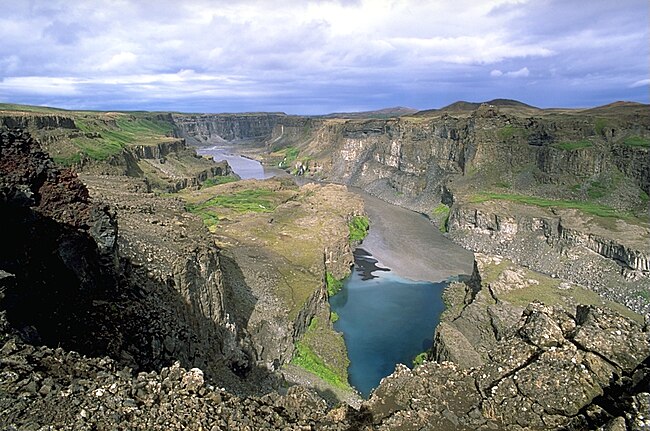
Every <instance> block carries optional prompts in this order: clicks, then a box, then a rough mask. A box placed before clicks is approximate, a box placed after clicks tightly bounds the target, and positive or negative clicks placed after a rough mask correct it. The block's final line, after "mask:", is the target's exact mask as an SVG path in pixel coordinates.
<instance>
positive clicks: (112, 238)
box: [0, 132, 248, 386]
mask: <svg viewBox="0 0 650 431" xmlns="http://www.w3.org/2000/svg"><path fill="white" fill-rule="evenodd" d="M1 137H2V142H1V144H2V145H1V149H2V160H1V161H0V172H1V173H2V177H1V189H0V190H1V194H0V196H1V197H2V201H1V205H2V208H1V210H0V215H1V216H2V224H3V226H4V227H5V228H6V229H7V230H6V232H7V234H6V235H5V238H4V240H5V244H6V245H7V247H3V250H2V254H1V255H0V268H2V270H3V271H4V272H6V273H8V274H11V275H12V276H13V277H11V279H12V280H13V283H12V285H11V286H10V287H8V288H6V289H4V292H3V294H4V299H3V300H2V309H3V310H5V312H6V315H7V320H8V322H9V323H10V324H11V325H12V327H13V328H15V329H16V330H17V331H18V332H19V333H20V334H21V336H22V337H23V339H24V340H26V341H28V342H30V343H36V344H40V343H43V344H46V345H50V346H62V347H64V348H66V349H73V350H76V351H79V352H82V353H84V354H88V355H93V356H97V355H110V356H111V357H113V358H115V359H116V360H118V361H119V362H120V363H122V364H125V365H128V366H130V367H132V368H134V369H136V370H151V369H160V367H162V366H164V365H168V364H170V363H171V362H173V361H174V360H180V361H181V363H182V364H183V365H184V366H186V367H188V368H191V367H201V368H202V369H203V370H204V371H205V372H206V375H207V376H208V377H209V378H210V379H211V380H213V381H220V382H222V384H229V383H232V382H233V381H237V380H238V378H236V377H235V376H234V374H233V373H232V371H231V369H232V368H241V367H242V366H243V365H242V364H244V365H246V364H247V361H248V359H247V355H246V353H245V352H243V351H242V349H241V347H240V345H239V344H238V339H237V329H236V328H235V327H234V325H233V324H232V323H231V322H230V321H229V317H228V311H227V309H226V307H227V304H226V303H225V300H224V296H225V292H224V289H225V288H224V286H223V283H222V278H221V271H220V266H219V256H218V249H217V248H216V247H215V246H214V244H213V243H212V242H211V241H210V240H209V238H208V237H207V236H205V234H204V233H202V232H203V226H202V225H201V223H200V221H198V220H195V219H194V218H193V217H191V216H189V215H187V217H185V219H183V218H182V215H183V213H184V211H183V205H182V203H181V202H179V201H170V200H164V199H161V198H158V199H156V198H155V196H153V195H152V194H149V195H147V194H146V193H143V192H146V191H147V189H148V186H147V184H146V183H144V182H142V180H134V179H129V178H126V177H104V178H99V179H98V178H96V177H95V178H90V177H86V178H85V180H86V181H87V182H88V183H89V184H91V189H92V190H93V192H92V194H93V201H91V199H90V195H89V193H88V190H87V188H86V186H84V184H82V183H81V181H79V179H77V177H76V175H74V174H73V173H71V172H70V171H67V170H63V171H60V170H58V169H57V168H56V167H55V166H54V165H53V164H52V162H51V161H50V160H49V158H48V157H47V155H46V154H45V153H43V152H42V151H40V149H39V147H38V145H37V144H36V143H35V142H34V141H32V140H31V139H30V138H29V137H28V136H26V135H20V134H15V133H9V132H3V134H2V135H1ZM109 190H110V192H109ZM102 200H103V201H104V202H106V204H101V202H102ZM109 202H110V204H111V207H112V209H109V206H108V205H107V203H109ZM116 212H117V217H119V219H120V220H121V229H119V230H118V227H117V219H116ZM167 213H171V214H175V215H176V216H177V217H178V215H181V218H180V219H179V218H176V219H174V217H172V216H170V217H168V218H167V219H165V220H164V221H163V220H162V219H159V218H158V217H164V216H165V215H166V214H167ZM154 214H155V215H154ZM217 377H218V379H217ZM229 379H230V381H229ZM244 386H245V384H244Z"/></svg>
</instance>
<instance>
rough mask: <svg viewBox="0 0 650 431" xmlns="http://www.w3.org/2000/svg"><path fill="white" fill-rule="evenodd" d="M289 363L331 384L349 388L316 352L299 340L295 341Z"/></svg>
mask: <svg viewBox="0 0 650 431" xmlns="http://www.w3.org/2000/svg"><path fill="white" fill-rule="evenodd" d="M291 363H292V364H294V365H297V366H299V367H301V368H304V369H305V370H307V371H309V372H310V373H312V374H315V375H317V376H318V377H320V378H321V379H323V380H325V381H326V382H327V383H329V384H331V385H333V386H336V387H338V388H342V389H348V388H349V385H348V384H347V382H345V381H343V380H342V379H341V377H339V376H338V375H337V374H336V373H335V372H334V371H333V370H332V369H331V368H330V367H328V366H327V365H326V364H325V362H323V360H322V359H321V358H320V357H318V355H317V354H316V353H314V352H313V351H312V350H311V349H310V348H309V347H308V346H307V345H305V344H304V343H302V342H300V341H298V342H296V350H295V353H294V355H293V358H292V359H291Z"/></svg>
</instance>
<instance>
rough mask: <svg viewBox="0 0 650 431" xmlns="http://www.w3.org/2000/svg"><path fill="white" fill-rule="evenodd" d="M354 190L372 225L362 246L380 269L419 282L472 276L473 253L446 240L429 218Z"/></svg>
mask: <svg viewBox="0 0 650 431" xmlns="http://www.w3.org/2000/svg"><path fill="white" fill-rule="evenodd" d="M350 190H351V191H353V192H355V193H358V194H359V195H361V196H362V197H363V199H364V202H365V209H366V212H367V214H368V217H369V218H370V223H371V225H370V231H369V234H368V236H367V237H366V238H365V239H364V240H363V244H362V246H361V247H362V248H363V249H364V250H366V251H368V252H369V253H370V254H372V256H373V257H374V258H375V259H377V260H378V261H379V263H378V265H379V266H383V267H387V268H390V269H391V270H392V271H394V272H395V273H396V274H398V275H399V276H401V277H404V278H408V279H411V280H415V281H441V280H445V279H447V278H448V277H451V276H454V275H459V274H467V275H469V274H471V273H472V269H473V264H474V256H473V254H472V252H470V251H468V250H465V249H464V248H462V247H460V246H458V245H456V244H454V243H453V242H451V241H450V240H448V239H447V238H445V236H444V235H443V234H442V233H440V231H438V230H437V229H436V227H435V226H434V225H433V224H432V223H431V222H430V221H429V220H427V219H426V217H424V216H423V215H421V214H418V213H415V212H413V211H410V210H407V209H404V208H400V207H398V206H395V205H391V204H389V203H387V202H384V201H382V200H380V199H378V198H375V197H373V196H370V195H369V194H367V193H365V192H363V191H361V190H359V189H356V188H350Z"/></svg>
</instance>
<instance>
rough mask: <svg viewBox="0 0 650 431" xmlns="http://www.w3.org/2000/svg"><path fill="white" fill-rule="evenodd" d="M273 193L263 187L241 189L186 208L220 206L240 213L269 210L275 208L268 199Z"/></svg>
mask: <svg viewBox="0 0 650 431" xmlns="http://www.w3.org/2000/svg"><path fill="white" fill-rule="evenodd" d="M273 194H274V192H273V191H272V190H269V189H264V188H261V189H248V190H242V191H239V192H237V193H233V194H229V195H219V196H214V197H213V198H211V199H208V200H207V201H205V202H203V203H200V204H196V205H188V206H187V209H188V210H189V211H190V212H197V211H201V210H205V209H208V208H212V207H216V208H218V207H221V208H228V209H231V210H233V211H237V212H241V213H245V212H258V213H260V212H271V211H273V210H274V209H275V205H274V204H273V203H272V202H271V200H270V198H271V197H272V196H273Z"/></svg>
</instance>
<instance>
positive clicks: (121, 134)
mask: <svg viewBox="0 0 650 431" xmlns="http://www.w3.org/2000/svg"><path fill="white" fill-rule="evenodd" d="M74 122H75V125H76V126H77V128H78V129H79V130H80V131H81V132H83V135H81V136H77V137H73V138H71V139H70V142H71V143H72V145H73V148H76V149H77V150H78V151H77V153H76V154H70V155H65V156H60V157H59V158H58V160H57V161H58V162H60V163H62V164H64V165H72V164H74V163H79V161H80V160H81V157H82V156H85V157H87V158H89V159H92V160H99V161H102V160H106V159H108V158H110V157H111V156H114V155H116V154H119V153H120V152H121V151H122V149H123V148H124V147H127V146H129V145H155V144H157V143H160V142H164V141H167V140H169V139H172V138H171V136H173V125H172V124H171V123H168V122H166V121H164V120H158V119H156V118H155V117H153V118H152V117H147V116H146V115H127V114H115V113H113V114H100V113H95V114H91V113H85V114H81V115H80V114H78V113H76V115H75V116H74Z"/></svg>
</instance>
